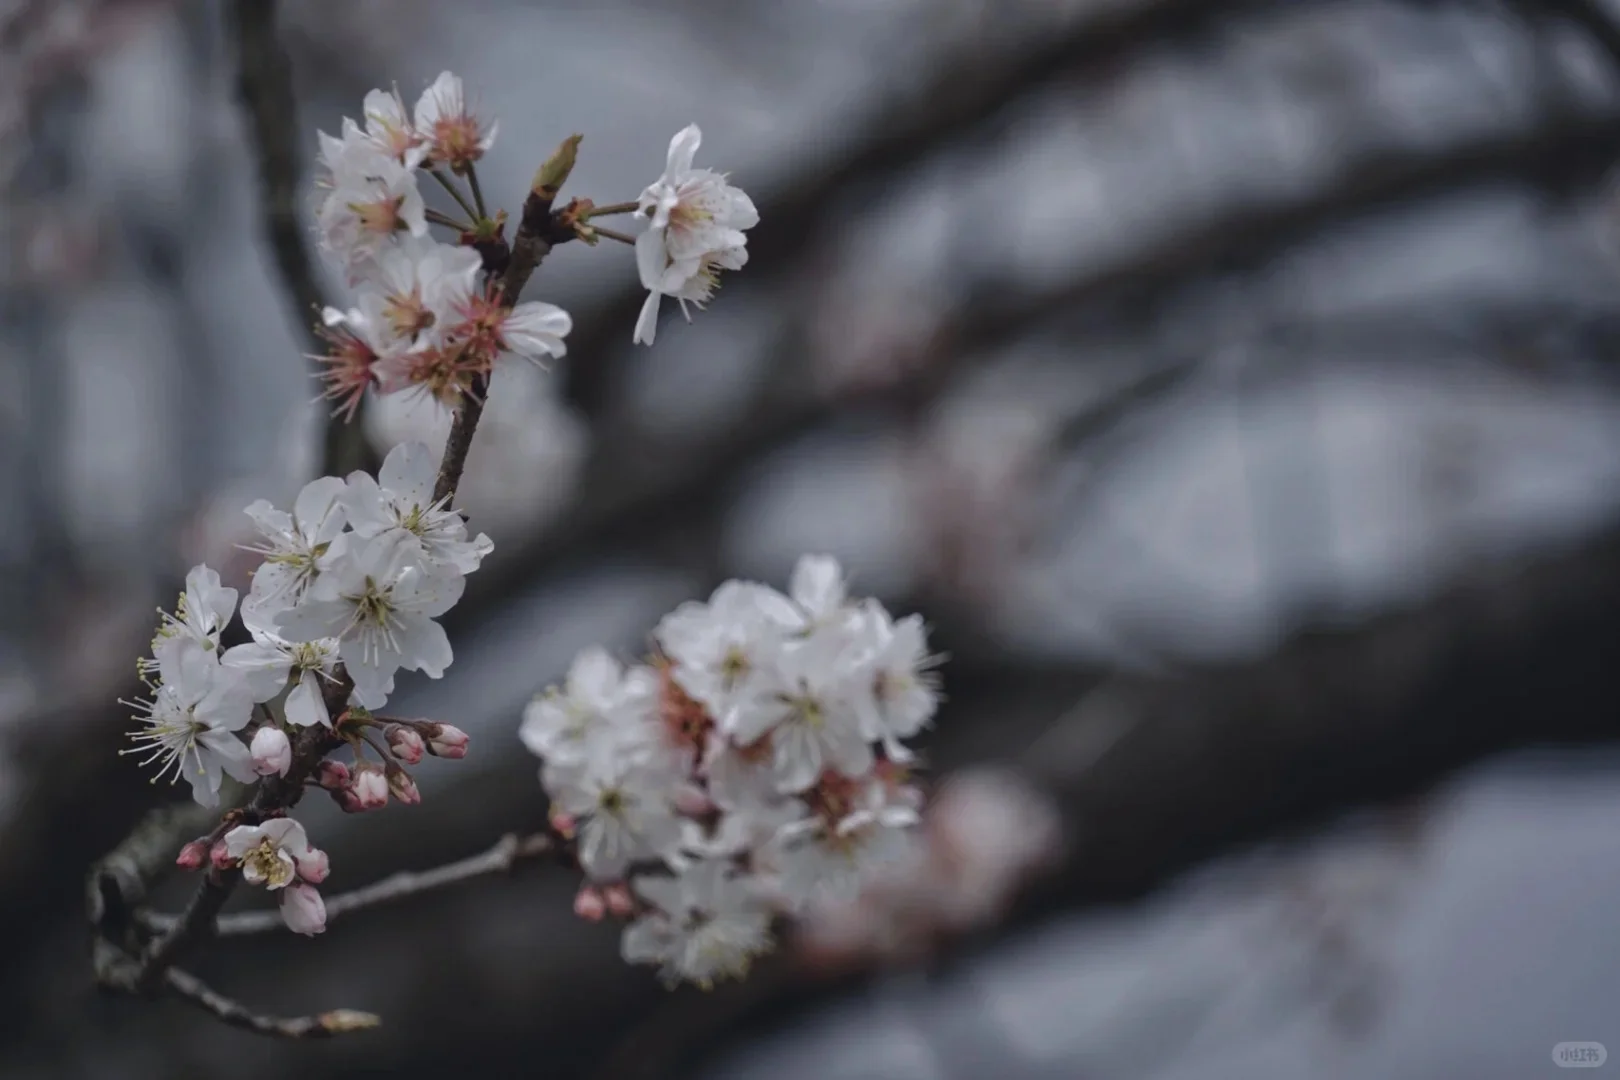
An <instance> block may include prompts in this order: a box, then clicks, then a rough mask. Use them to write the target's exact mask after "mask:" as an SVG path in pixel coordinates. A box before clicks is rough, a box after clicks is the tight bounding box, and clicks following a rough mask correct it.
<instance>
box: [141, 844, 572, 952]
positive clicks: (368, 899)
mask: <svg viewBox="0 0 1620 1080" xmlns="http://www.w3.org/2000/svg"><path fill="white" fill-rule="evenodd" d="M557 850H558V849H557V846H556V844H555V842H554V841H553V839H552V837H551V836H550V835H548V834H546V833H535V834H533V835H531V836H518V835H517V834H516V833H508V834H507V835H505V836H503V837H501V839H500V841H499V842H497V843H496V844H495V846H494V847H492V848H490V849H489V850H488V851H485V852H482V853H481V854H478V855H473V856H470V857H469V858H465V859H461V860H459V861H457V862H453V863H447V864H446V865H444V866H436V867H434V868H433V869H431V870H421V871H411V870H403V871H401V872H399V873H397V874H393V875H391V876H389V877H386V878H384V879H383V880H381V881H378V882H375V883H374V884H371V885H367V886H365V887H364V888H360V889H355V890H354V891H352V892H346V893H339V894H337V895H336V896H330V897H327V898H326V921H327V922H328V923H330V922H331V921H332V920H333V919H335V918H337V917H338V916H340V915H347V914H348V913H350V912H352V911H362V910H364V909H365V908H369V907H376V906H377V905H379V904H391V903H394V902H395V901H397V900H404V899H406V898H408V897H412V896H419V895H421V894H422V893H425V892H432V891H433V890H435V889H443V888H445V887H447V886H450V885H459V884H461V883H462V882H464V881H471V880H473V879H475V878H480V877H487V876H489V875H491V874H504V873H506V872H507V871H509V870H511V869H512V868H513V867H514V866H516V865H517V864H518V863H520V862H523V861H525V860H528V859H537V858H540V857H542V856H545V855H550V854H553V853H555V852H556V851H557ZM140 921H141V922H142V923H143V924H144V925H145V926H146V927H147V928H148V929H150V930H153V931H156V932H159V933H161V932H165V931H167V930H169V929H170V928H172V927H173V926H174V925H175V923H176V922H177V921H178V920H177V919H176V918H175V916H173V915H163V914H156V913H150V914H146V915H144V916H142V917H141V919H140ZM285 928H286V924H285V923H284V922H283V921H282V918H281V915H280V913H279V912H275V911H244V912H241V913H240V914H236V915H226V916H223V917H222V918H220V920H219V921H218V923H217V924H216V926H215V933H216V934H217V935H218V936H220V937H241V936H244V935H247V934H265V933H273V932H275V931H278V930H283V929H285Z"/></svg>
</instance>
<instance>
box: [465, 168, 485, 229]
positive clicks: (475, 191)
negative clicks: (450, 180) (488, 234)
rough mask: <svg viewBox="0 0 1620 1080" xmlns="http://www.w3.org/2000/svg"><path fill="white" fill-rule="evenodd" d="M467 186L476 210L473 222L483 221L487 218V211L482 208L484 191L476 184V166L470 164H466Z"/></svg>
mask: <svg viewBox="0 0 1620 1080" xmlns="http://www.w3.org/2000/svg"><path fill="white" fill-rule="evenodd" d="M467 186H468V187H470V188H472V195H473V205H474V206H476V207H477V208H478V216H477V217H476V218H474V219H473V220H474V221H483V220H484V219H485V218H487V217H489V211H488V210H486V209H485V208H484V189H483V188H482V187H480V186H479V184H478V166H477V165H474V164H473V163H472V162H470V161H469V162H468V163H467Z"/></svg>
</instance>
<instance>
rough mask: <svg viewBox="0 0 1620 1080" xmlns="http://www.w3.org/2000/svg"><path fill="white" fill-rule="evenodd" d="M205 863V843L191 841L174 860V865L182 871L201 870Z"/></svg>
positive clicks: (202, 841) (206, 852) (206, 857)
mask: <svg viewBox="0 0 1620 1080" xmlns="http://www.w3.org/2000/svg"><path fill="white" fill-rule="evenodd" d="M207 862H208V843H207V841H204V840H193V841H192V842H191V843H189V844H187V845H186V846H185V847H183V848H181V849H180V854H179V855H178V856H177V857H176V858H175V860H174V865H176V866H178V867H179V868H180V869H182V870H201V869H202V868H203V866H204V865H205V864H206V863H207Z"/></svg>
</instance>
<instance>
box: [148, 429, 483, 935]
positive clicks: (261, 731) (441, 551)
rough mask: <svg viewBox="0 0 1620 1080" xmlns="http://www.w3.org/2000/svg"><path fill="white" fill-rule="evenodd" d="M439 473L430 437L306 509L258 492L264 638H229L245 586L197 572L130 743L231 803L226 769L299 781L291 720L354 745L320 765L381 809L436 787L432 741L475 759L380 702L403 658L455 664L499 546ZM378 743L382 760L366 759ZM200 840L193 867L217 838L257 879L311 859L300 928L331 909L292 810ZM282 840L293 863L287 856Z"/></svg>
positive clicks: (345, 800) (253, 607)
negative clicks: (452, 614) (384, 714)
mask: <svg viewBox="0 0 1620 1080" xmlns="http://www.w3.org/2000/svg"><path fill="white" fill-rule="evenodd" d="M436 475H437V467H436V465H435V463H434V461H433V459H432V456H431V454H430V453H429V451H428V449H427V447H426V446H424V445H423V444H421V443H406V444H403V445H400V446H397V447H395V448H394V449H393V450H392V451H391V452H390V453H389V454H388V457H387V458H386V459H385V460H384V462H383V465H382V469H381V470H380V472H379V473H378V475H377V476H376V477H372V476H371V475H370V474H369V473H364V472H356V473H352V474H351V475H350V476H349V477H348V478H347V479H346V480H345V479H339V478H337V477H324V478H322V479H320V480H316V481H314V482H312V483H310V484H308V485H306V486H305V487H304V489H303V491H301V492H300V493H299V495H298V498H297V501H296V502H295V503H294V505H293V509H292V512H291V513H289V512H287V511H284V510H278V509H276V508H275V507H273V506H271V505H270V504H269V503H268V502H264V501H262V500H261V501H259V502H256V503H253V504H252V505H251V506H249V507H248V508H247V513H248V515H249V517H251V518H252V520H253V522H254V523H255V524H256V525H257V526H258V529H259V532H260V534H261V536H262V542H261V543H260V544H259V545H258V546H257V547H255V548H254V549H253V550H255V551H257V552H259V553H260V554H261V555H263V557H264V560H263V562H262V563H261V564H260V565H259V568H258V569H257V570H256V571H255V572H254V575H253V583H252V588H251V589H250V591H249V593H248V596H247V598H246V599H244V600H243V601H242V605H241V617H242V624H243V627H244V628H245V629H246V631H247V634H248V635H249V637H250V638H251V640H250V641H248V642H245V643H243V644H240V645H235V646H232V647H231V648H222V645H221V636H222V634H223V633H224V632H225V630H226V628H227V626H228V625H229V624H230V621H231V618H232V616H233V615H234V614H235V612H236V608H237V591H236V590H235V589H230V588H226V587H224V586H223V585H222V584H221V583H220V578H219V575H218V574H217V573H215V572H214V571H213V570H211V569H209V568H208V567H206V566H198V567H196V568H194V569H193V570H192V571H191V573H190V574H188V575H187V577H186V590H185V592H184V593H183V594H182V595H181V596H180V599H179V601H178V603H177V604H176V605H175V610H174V612H173V613H172V614H171V613H167V612H165V613H163V615H162V623H161V625H160V626H159V628H158V631H157V634H156V636H155V637H154V638H153V640H152V655H151V657H150V658H149V659H146V660H143V661H141V662H140V663H139V665H138V668H139V671H140V673H141V676H142V678H143V680H144V681H145V682H146V684H147V687H148V689H149V690H150V695H149V697H147V698H143V699H140V700H137V701H134V702H131V703H130V704H131V705H132V706H133V707H134V708H135V709H136V710H137V711H136V717H135V718H136V720H137V722H138V723H139V724H140V725H141V726H140V727H138V728H137V729H136V730H135V731H134V732H132V733H131V738H132V739H133V741H134V742H135V747H134V748H133V749H132V750H128V751H125V752H126V753H144V754H145V755H146V757H145V758H144V759H143V761H142V764H143V765H145V764H152V763H156V764H157V765H158V773H157V776H155V777H154V781H155V780H157V779H159V778H162V777H163V776H170V779H171V782H172V781H174V780H178V779H179V778H180V777H181V776H184V777H185V778H186V780H187V781H189V782H190V784H191V789H192V796H193V797H194V798H195V799H196V800H197V802H198V803H200V804H202V805H204V806H216V805H218V803H219V790H220V785H221V783H222V780H223V776H224V775H230V776H232V777H234V778H236V779H237V780H240V781H242V782H243V783H252V782H254V781H256V780H259V779H261V778H264V777H271V776H275V777H285V776H287V775H288V772H289V770H290V769H291V768H292V767H293V763H294V752H293V744H292V740H291V739H290V738H289V737H288V731H289V730H296V729H300V728H310V727H323V728H327V729H334V730H335V731H336V732H337V734H338V735H341V736H342V740H347V741H348V742H349V744H350V745H351V746H352V747H353V749H354V754H355V766H354V768H352V769H351V768H349V767H348V766H345V765H343V764H342V763H340V762H335V761H323V762H321V763H320V765H319V767H318V769H317V770H316V772H315V775H314V777H313V778H314V779H315V781H316V782H317V783H318V784H319V785H320V786H321V787H324V788H326V789H328V790H329V791H330V792H331V794H332V797H333V798H334V799H335V800H336V801H337V802H338V803H339V805H341V806H342V807H343V808H344V809H345V810H351V811H358V810H369V809H375V808H377V807H380V806H383V805H386V803H387V802H388V800H389V797H390V796H392V797H393V798H395V799H397V800H398V801H400V802H405V803H414V802H418V801H420V796H419V795H418V794H417V790H416V785H415V782H414V781H413V780H412V779H411V777H410V774H409V773H408V772H407V771H406V769H405V766H407V765H414V764H416V763H417V762H419V761H421V760H422V757H423V755H424V754H426V753H432V754H436V755H438V756H441V757H448V758H459V757H464V756H465V755H466V745H467V736H466V735H465V733H463V732H461V731H460V730H458V729H456V728H454V727H451V726H449V725H446V724H438V723H433V722H429V721H394V720H381V719H379V718H377V717H375V716H374V715H373V713H374V711H375V710H377V709H381V708H382V707H383V706H384V705H386V704H387V701H388V697H389V695H390V694H391V693H393V689H394V676H395V673H396V672H398V671H399V670H401V669H406V670H418V671H422V672H425V673H426V674H427V675H429V676H430V677H432V678H438V677H440V676H441V675H443V674H444V669H445V668H446V667H448V666H449V664H450V660H451V651H450V643H449V641H448V639H447V638H446V637H445V634H444V630H443V629H442V628H441V627H440V626H439V624H438V623H436V622H434V620H435V619H436V618H437V617H439V616H440V615H443V614H444V613H445V611H447V610H449V608H450V607H451V606H452V605H453V604H454V603H455V602H456V601H457V600H458V599H459V598H460V597H461V593H462V590H463V588H464V585H465V575H467V574H468V573H470V572H472V571H473V570H476V569H477V568H478V566H479V563H480V562H481V561H482V559H483V557H484V556H485V555H486V554H488V553H489V551H490V549H491V547H492V545H491V543H490V540H489V537H487V536H484V535H482V534H480V535H478V536H477V537H473V538H469V537H468V535H467V526H466V523H465V522H463V521H462V519H461V516H460V515H459V514H457V513H455V512H454V511H452V510H449V509H448V508H446V507H445V506H444V505H443V504H442V501H441V502H435V501H434V500H433V486H434V481H435V478H436ZM345 676H346V678H345ZM345 691H346V693H347V696H346V697H345V696H343V695H344V693H345ZM334 697H335V698H336V702H335V703H334V702H333V699H334ZM276 703H279V716H278V712H277V710H276V709H274V708H272V706H273V705H274V704H276ZM256 706H258V709H257V711H258V714H259V715H258V720H257V723H256V726H254V727H253V728H252V730H251V739H250V741H248V742H244V741H243V736H244V735H246V734H248V733H249V728H250V724H253V723H254V715H255V711H256ZM334 707H336V708H339V709H340V715H339V716H337V717H334V716H333V715H332V709H333V708H334ZM372 728H376V729H379V730H381V732H382V734H383V740H385V741H381V740H376V739H374V737H373V736H372V734H371V731H370V730H369V729H372ZM342 740H339V739H337V738H335V737H334V739H333V740H332V741H333V743H334V744H336V743H338V742H340V741H342ZM367 743H369V744H370V745H371V746H372V748H373V749H374V750H375V752H376V754H377V756H378V757H379V758H380V759H381V761H380V763H373V762H370V761H367V760H365V759H364V749H363V748H364V746H365V744H367ZM171 774H172V775H171ZM296 780H297V782H299V783H302V780H303V778H302V777H299V778H296ZM222 828H223V826H222ZM244 830H258V831H257V832H253V831H248V832H244ZM216 833H217V834H218V833H219V831H218V830H216ZM233 837H234V838H235V839H233ZM196 845H201V847H200V848H199V847H197V846H196ZM243 845H246V846H245V847H244V846H243ZM265 845H269V846H268V847H265ZM187 848H188V850H187V851H183V852H182V854H181V862H182V864H184V865H191V866H193V868H197V867H200V866H201V865H202V862H203V855H202V852H207V853H211V856H212V860H213V862H214V864H215V865H216V866H220V865H235V864H236V863H238V862H240V863H241V864H242V866H243V868H244V869H243V873H244V877H245V878H246V879H247V880H248V881H249V882H258V881H262V882H264V883H265V884H266V885H267V887H270V888H280V887H282V886H289V885H291V884H292V882H293V875H292V873H291V872H290V871H287V872H285V873H284V872H283V870H285V867H290V866H294V865H296V868H297V874H296V876H297V879H298V885H297V888H295V889H291V890H290V891H289V893H287V894H284V896H283V903H282V911H283V914H285V915H286V916H287V922H288V925H289V926H292V927H293V928H294V929H299V928H300V927H308V926H311V925H316V924H319V923H320V920H319V919H317V918H316V917H315V914H314V913H315V912H316V911H317V910H318V909H319V905H320V897H319V895H318V894H316V893H315V892H314V889H313V886H314V885H316V884H318V883H319V881H320V880H321V878H323V877H324V876H325V865H326V864H325V857H324V856H323V855H319V853H318V852H317V853H316V854H315V855H314V856H312V855H310V854H309V852H310V851H313V850H314V849H310V848H308V844H307V838H306V837H305V836H304V833H303V830H302V828H299V827H298V826H297V825H296V823H293V822H291V821H290V820H289V819H283V818H273V819H271V820H268V821H265V822H263V823H261V824H260V825H253V826H246V825H243V826H238V827H236V828H235V829H234V830H232V831H231V832H228V833H223V834H218V835H213V836H210V837H208V838H206V840H201V841H197V842H195V845H188V846H187ZM250 849H251V850H252V851H259V852H261V854H260V855H255V856H254V858H255V859H258V860H259V861H258V862H256V863H254V864H253V865H255V866H258V867H259V869H258V870H252V869H251V868H250V867H249V863H248V862H247V861H246V859H247V856H246V855H245V854H244V852H248V851H249V850H250ZM261 849H262V851H261ZM275 852H282V853H284V854H285V855H286V858H287V860H289V861H287V862H286V863H285V865H283V864H282V863H277V862H276V861H275V858H279V856H275ZM273 856H274V857H273ZM317 856H318V857H317ZM277 867H282V869H280V870H278V869H276V868H277ZM317 867H318V869H316V868H317ZM302 932H306V933H307V932H314V931H311V930H303V931H302Z"/></svg>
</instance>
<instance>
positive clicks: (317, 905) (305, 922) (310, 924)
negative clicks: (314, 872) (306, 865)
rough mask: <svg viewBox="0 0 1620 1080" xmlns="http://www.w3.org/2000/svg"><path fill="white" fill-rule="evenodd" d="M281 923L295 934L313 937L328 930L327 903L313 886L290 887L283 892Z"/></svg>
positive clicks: (299, 884) (300, 883) (297, 883)
mask: <svg viewBox="0 0 1620 1080" xmlns="http://www.w3.org/2000/svg"><path fill="white" fill-rule="evenodd" d="M281 921H282V922H284V923H286V924H287V929H289V930H291V931H292V932H293V933H295V934H305V935H308V936H310V937H313V936H314V935H316V934H319V933H320V932H321V931H323V930H325V929H326V901H324V900H322V899H321V894H320V893H319V892H318V891H316V889H315V888H314V887H313V886H310V885H305V884H304V883H303V882H296V883H294V884H292V885H289V886H288V887H287V888H285V889H283V890H281Z"/></svg>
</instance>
